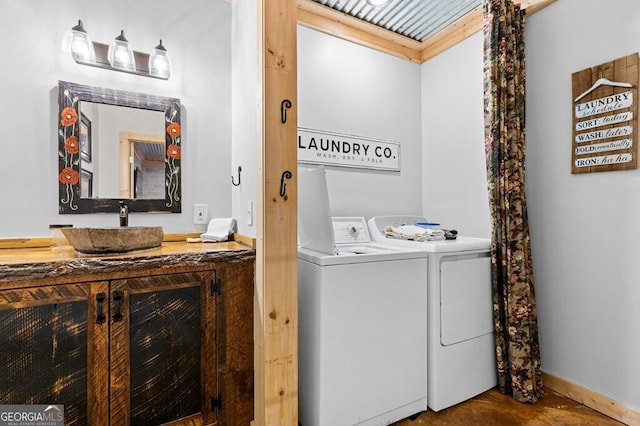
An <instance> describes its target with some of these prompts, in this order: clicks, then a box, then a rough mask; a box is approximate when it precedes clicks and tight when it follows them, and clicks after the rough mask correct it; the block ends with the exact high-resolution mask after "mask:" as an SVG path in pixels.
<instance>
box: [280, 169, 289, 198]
mask: <svg viewBox="0 0 640 426" xmlns="http://www.w3.org/2000/svg"><path fill="white" fill-rule="evenodd" d="M291 176H292V174H291V172H290V171H289V170H285V171H284V172H282V177H281V178H280V196H281V197H283V198H284V196H285V195H287V184H286V183H284V179H285V178H287V179H291Z"/></svg>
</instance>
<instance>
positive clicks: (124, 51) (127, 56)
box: [107, 31, 136, 71]
mask: <svg viewBox="0 0 640 426" xmlns="http://www.w3.org/2000/svg"><path fill="white" fill-rule="evenodd" d="M107 60H108V61H109V63H110V64H111V66H112V67H113V68H118V69H121V70H125V71H135V70H136V59H135V57H134V56H133V50H131V47H130V46H129V41H128V40H127V39H126V38H125V37H124V31H120V35H119V36H118V37H116V38H115V39H113V42H112V43H111V44H110V45H109V50H108V52H107Z"/></svg>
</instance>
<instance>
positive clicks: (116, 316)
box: [113, 291, 124, 322]
mask: <svg viewBox="0 0 640 426" xmlns="http://www.w3.org/2000/svg"><path fill="white" fill-rule="evenodd" d="M122 299H124V293H123V292H121V291H114V292H113V303H115V307H114V311H115V312H114V313H113V322H118V321H122V312H120V309H121V308H122Z"/></svg>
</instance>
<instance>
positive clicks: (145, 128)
mask: <svg viewBox="0 0 640 426" xmlns="http://www.w3.org/2000/svg"><path fill="white" fill-rule="evenodd" d="M79 109H80V111H81V113H82V114H83V115H84V116H86V117H87V119H88V120H89V122H90V123H91V138H90V143H91V157H90V159H87V157H86V156H84V157H82V156H81V159H80V167H81V169H82V170H86V171H87V172H90V173H92V175H93V179H92V185H93V188H92V191H91V193H92V196H93V198H145V199H162V198H164V157H165V152H164V151H165V149H164V147H165V142H164V129H165V119H164V113H163V112H161V111H152V110H145V109H139V108H131V107H122V106H115V105H107V104H100V103H94V102H87V101H82V102H80V107H79ZM132 135H135V136H132ZM137 145H140V147H139V148H136V146H137ZM136 167H137V168H139V169H140V171H141V173H142V176H144V178H142V179H141V181H142V182H143V186H141V187H140V188H139V191H136V190H135V189H136V188H135V187H134V178H135V169H136Z"/></svg>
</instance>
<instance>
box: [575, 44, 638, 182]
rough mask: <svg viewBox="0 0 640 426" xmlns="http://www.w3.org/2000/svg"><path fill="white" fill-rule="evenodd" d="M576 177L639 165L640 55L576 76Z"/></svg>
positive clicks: (599, 66) (612, 62) (633, 167)
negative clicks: (577, 175) (639, 74)
mask: <svg viewBox="0 0 640 426" xmlns="http://www.w3.org/2000/svg"><path fill="white" fill-rule="evenodd" d="M571 83H572V97H573V141H572V153H571V173H574V174H577V173H592V172H605V171H612V170H628V169H636V168H637V167H638V159H637V153H638V99H637V98H638V53H634V54H631V55H629V56H625V57H623V58H619V59H616V60H613V61H611V62H607V63H604V64H601V65H598V66H595V67H592V68H587V69H584V70H582V71H579V72H576V73H573V74H572V76H571Z"/></svg>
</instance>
